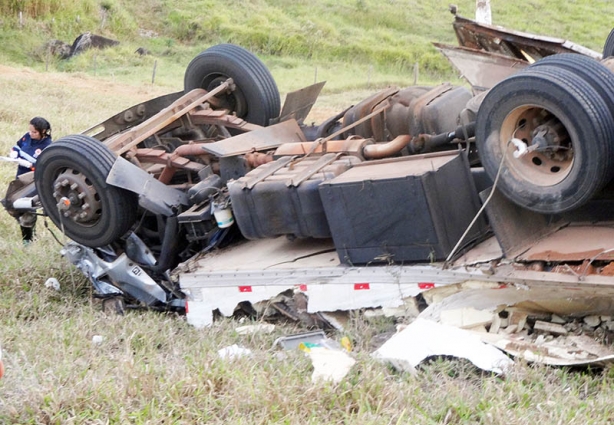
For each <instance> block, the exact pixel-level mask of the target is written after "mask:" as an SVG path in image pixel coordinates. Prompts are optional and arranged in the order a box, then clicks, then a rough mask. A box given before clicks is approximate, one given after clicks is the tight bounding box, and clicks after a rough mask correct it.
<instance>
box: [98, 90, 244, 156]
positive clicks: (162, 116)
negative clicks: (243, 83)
mask: <svg viewBox="0 0 614 425" xmlns="http://www.w3.org/2000/svg"><path fill="white" fill-rule="evenodd" d="M232 84H233V82H232V79H228V80H226V81H225V82H224V83H222V84H220V85H219V86H218V87H216V88H215V89H214V90H212V91H210V92H207V91H205V90H203V89H194V90H192V91H191V92H189V93H187V94H185V95H184V96H182V97H180V98H179V99H177V100H176V101H175V102H173V103H172V104H171V105H169V106H168V107H166V108H164V109H163V110H161V111H160V112H159V113H157V114H156V115H154V116H153V117H151V118H150V119H148V120H147V121H145V122H143V123H141V124H139V125H137V126H136V127H133V128H131V129H130V130H128V131H126V132H125V133H121V134H118V135H116V136H112V137H109V138H108V139H107V140H106V141H105V142H104V143H105V145H107V146H108V147H109V148H110V149H111V150H112V151H114V152H115V153H117V154H118V155H121V154H123V153H124V152H126V151H128V150H130V149H132V148H133V147H135V146H136V145H138V144H139V143H141V142H142V141H143V140H145V139H146V138H148V137H149V136H152V135H153V134H155V133H156V132H158V131H160V130H161V129H163V128H164V127H166V126H167V125H169V124H170V123H172V122H174V121H176V120H177V119H179V118H180V117H182V116H184V115H185V114H187V113H188V112H190V111H191V110H192V109H194V108H196V107H198V106H200V105H202V104H203V103H204V102H206V101H208V100H209V99H211V98H212V97H214V96H215V95H217V94H218V93H221V92H223V91H224V90H227V89H229V88H230V87H231V86H232Z"/></svg>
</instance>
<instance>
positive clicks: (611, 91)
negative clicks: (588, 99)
mask: <svg viewBox="0 0 614 425" xmlns="http://www.w3.org/2000/svg"><path fill="white" fill-rule="evenodd" d="M612 43H613V44H614V39H613V40H612ZM612 47H613V48H614V46H612ZM543 66H552V67H555V68H562V69H567V70H568V71H571V72H573V73H574V74H576V75H578V76H580V77H581V78H582V79H583V80H584V81H586V82H587V83H589V84H590V85H591V86H592V87H593V88H594V89H595V90H596V91H597V92H598V93H599V94H600V95H601V97H602V98H603V100H605V102H606V104H607V105H608V107H609V108H610V111H612V113H614V73H612V71H610V70H609V69H608V68H607V67H606V66H605V65H603V64H602V63H601V62H599V61H597V60H595V59H591V58H589V57H588V56H584V55H580V54H577V53H561V54H558V55H552V56H547V57H545V58H543V59H540V60H539V61H537V62H535V63H534V64H532V65H530V66H529V67H528V68H526V69H536V68H541V67H543Z"/></svg>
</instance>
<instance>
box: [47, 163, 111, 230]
mask: <svg viewBox="0 0 614 425" xmlns="http://www.w3.org/2000/svg"><path fill="white" fill-rule="evenodd" d="M53 189H54V192H53V197H54V198H55V200H56V203H57V207H58V210H59V211H60V212H61V214H62V216H64V217H66V218H70V219H71V220H73V221H74V222H76V223H80V224H94V222H96V221H97V220H98V219H99V218H100V214H101V209H102V205H101V203H100V197H99V195H98V193H97V192H96V188H95V187H94V186H93V185H92V183H91V182H90V180H89V179H88V178H87V177H85V176H84V175H83V174H81V173H80V172H79V171H77V170H74V169H72V168H67V169H65V170H64V171H63V172H62V173H61V174H60V175H58V177H57V178H56V179H55V181H54V182H53Z"/></svg>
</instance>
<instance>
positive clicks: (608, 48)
mask: <svg viewBox="0 0 614 425" xmlns="http://www.w3.org/2000/svg"><path fill="white" fill-rule="evenodd" d="M609 56H614V29H613V30H612V31H610V35H608V38H606V40H605V44H604V46H603V58H604V59H605V58H607V57H609Z"/></svg>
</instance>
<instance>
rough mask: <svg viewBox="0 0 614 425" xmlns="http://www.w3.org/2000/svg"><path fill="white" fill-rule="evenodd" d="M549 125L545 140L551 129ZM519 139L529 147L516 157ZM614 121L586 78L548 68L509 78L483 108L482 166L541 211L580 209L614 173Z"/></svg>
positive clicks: (506, 190) (510, 193)
mask: <svg viewBox="0 0 614 425" xmlns="http://www.w3.org/2000/svg"><path fill="white" fill-rule="evenodd" d="M544 131H547V132H548V133H547V134H546V137H545V138H541V142H540V137H539V133H540V132H541V135H542V136H543V135H544V134H543V132H544ZM512 139H517V140H522V141H523V143H525V144H526V146H528V147H529V148H530V149H529V152H528V153H526V154H525V155H522V156H520V157H519V158H515V157H514V155H513V154H514V152H515V151H516V150H517V147H516V146H515V145H514V144H513V143H512V142H511V140H512ZM613 141H614V119H613V118H612V114H611V113H610V111H609V109H608V107H607V104H606V102H605V101H604V100H603V98H602V97H601V96H600V95H599V93H598V92H597V91H596V90H595V89H593V87H591V85H590V84H588V83H587V82H585V81H584V80H583V79H582V78H581V76H578V75H575V74H574V73H572V72H571V71H568V70H566V69H558V68H552V67H546V66H544V67H540V68H535V69H529V70H526V71H523V72H520V73H518V74H515V75H513V76H511V77H508V78H507V79H505V80H503V81H502V82H500V83H499V84H497V85H496V86H495V87H493V88H492V89H491V90H490V92H489V93H488V94H487V95H486V97H485V98H484V101H483V102H482V105H481V106H480V109H479V110H478V116H477V124H476V143H477V146H478V151H479V155H480V159H481V161H482V165H483V166H484V168H485V169H486V171H487V173H488V174H489V175H490V177H491V178H492V179H494V178H495V177H496V175H497V172H498V170H499V166H500V164H501V167H502V169H501V174H500V177H499V182H498V185H497V188H498V189H499V190H500V191H501V192H502V193H503V194H504V195H505V196H506V197H508V198H509V199H510V200H511V201H513V202H514V203H516V204H517V205H520V206H521V207H525V208H527V209H529V210H532V211H535V212H538V213H546V214H548V213H561V212H564V211H569V210H573V209H575V208H577V207H579V206H581V205H583V204H584V203H586V202H587V201H588V200H589V199H591V198H592V197H593V195H594V194H595V193H596V192H597V191H599V190H600V189H601V188H602V187H603V186H604V185H605V183H607V181H608V180H609V179H610V178H611V176H612V168H613V167H612V166H611V163H612V160H611V159H610V157H611V155H610V152H611V150H612V147H611V146H612V142H613Z"/></svg>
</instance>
